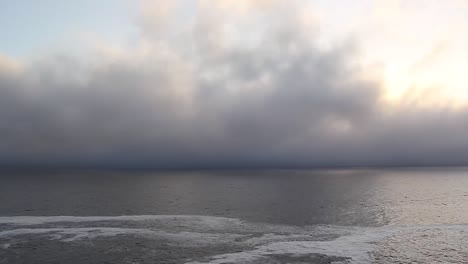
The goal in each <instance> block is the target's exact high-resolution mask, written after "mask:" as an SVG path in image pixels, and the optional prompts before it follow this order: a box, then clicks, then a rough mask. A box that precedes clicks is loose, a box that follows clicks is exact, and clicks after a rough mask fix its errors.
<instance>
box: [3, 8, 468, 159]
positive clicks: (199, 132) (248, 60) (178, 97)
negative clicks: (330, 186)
mask: <svg viewBox="0 0 468 264" xmlns="http://www.w3.org/2000/svg"><path fill="white" fill-rule="evenodd" d="M167 8H169V9H170V7H167ZM217 8H218V9H217ZM219 8H222V7H216V8H215V7H213V8H206V7H203V6H201V7H199V10H198V15H196V16H194V18H193V21H191V22H190V23H188V24H190V25H187V24H185V23H181V22H180V19H178V18H177V17H171V13H170V11H167V10H166V11H164V10H163V11H164V12H163V11H161V10H159V11H160V12H157V14H158V15H159V17H158V18H157V19H155V20H154V21H148V17H143V19H142V21H141V23H140V26H141V32H142V37H141V42H142V44H141V47H138V48H135V49H132V50H129V51H126V52H124V54H120V55H116V56H113V55H103V56H101V57H98V58H93V59H94V60H93V59H91V58H89V59H87V58H84V59H83V58H81V59H76V58H73V57H72V56H63V55H62V56H59V55H57V56H55V55H50V56H47V57H46V58H43V59H41V60H39V61H37V62H35V63H30V64H27V65H26V66H23V67H13V65H12V63H10V62H8V61H6V59H2V58H0V60H1V61H0V121H1V122H0V164H3V165H70V166H109V167H153V168H210V167H212V168H222V167H226V168H227V167H235V168H247V167H314V166H375V165H395V166H396V165H464V164H465V165H466V164H468V158H467V157H468V134H467V133H466V132H467V131H468V121H467V120H468V110H467V109H457V110H453V109H447V108H435V109H427V108H424V109H423V108H419V107H411V105H400V106H398V107H395V109H392V111H388V109H386V106H385V105H384V104H382V101H381V97H382V96H381V95H382V89H381V87H380V84H379V81H378V80H369V79H368V78H365V77H364V76H366V74H365V71H364V69H362V68H361V67H359V65H358V63H356V61H357V57H358V56H359V54H358V52H357V51H356V48H355V46H356V45H355V44H354V43H353V42H352V41H349V42H343V43H338V44H336V45H331V46H329V47H326V48H325V47H323V46H321V45H319V44H318V41H317V39H318V36H319V30H318V29H317V26H310V25H308V24H305V23H303V20H302V19H303V18H302V17H299V18H298V17H295V16H293V15H290V13H288V9H286V10H285V9H282V8H279V10H281V11H278V10H277V9H275V10H274V11H272V10H270V9H268V10H269V11H268V12H266V11H263V12H264V13H262V15H259V16H258V17H256V18H255V19H252V18H249V19H246V18H247V17H248V15H246V14H245V12H247V11H246V9H248V8H250V9H254V8H252V7H247V6H243V7H242V9H239V10H238V12H239V13H238V14H230V15H229V16H228V17H226V16H225V15H226V14H225V13H222V11H220V10H219ZM168 12H169V13H168ZM255 12H258V10H256V11H255ZM278 16H280V17H282V18H284V19H283V20H281V21H277V20H275V19H273V18H274V17H278ZM239 17H243V18H245V20H246V22H242V23H238V25H236V27H233V26H232V25H233V23H232V21H233V20H230V19H238V18H239ZM161 21H163V22H164V23H163V22H161ZM150 22H152V23H150ZM229 22H231V23H229ZM320 30H326V29H320ZM99 56H100V55H99ZM90 61H94V62H95V63H88V62H90Z"/></svg>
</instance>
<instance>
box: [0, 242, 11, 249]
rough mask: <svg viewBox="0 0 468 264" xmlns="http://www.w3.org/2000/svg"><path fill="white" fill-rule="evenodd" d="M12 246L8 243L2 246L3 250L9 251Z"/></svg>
mask: <svg viewBox="0 0 468 264" xmlns="http://www.w3.org/2000/svg"><path fill="white" fill-rule="evenodd" d="M10 246H11V244H8V243H5V244H2V246H1V248H3V249H7V248H9V247H10Z"/></svg>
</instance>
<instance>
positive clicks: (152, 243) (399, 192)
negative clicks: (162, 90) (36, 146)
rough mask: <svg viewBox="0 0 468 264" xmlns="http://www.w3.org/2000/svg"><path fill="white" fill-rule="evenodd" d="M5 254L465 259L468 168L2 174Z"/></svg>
mask: <svg viewBox="0 0 468 264" xmlns="http://www.w3.org/2000/svg"><path fill="white" fill-rule="evenodd" d="M4 263H80V264H81V263H133V264H136V263H191V264H195V263H210V264H221V263H252V264H254V263H262V264H269V263H274V264H276V263H335V264H338V263H363V264H364V263H468V169H466V168H391V169H390V168H388V169H348V170H344V169H337V170H229V171H222V170H201V171H147V170H145V171H143V170H139V171H136V170H135V171H130V170H126V171H123V170H122V171H103V170H101V171H84V170H76V171H67V170H60V171H59V170H56V171H53V170H50V171H46V170H41V171H22V172H18V171H11V172H2V173H1V175H0V264H4Z"/></svg>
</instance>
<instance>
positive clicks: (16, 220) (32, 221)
mask: <svg viewBox="0 0 468 264" xmlns="http://www.w3.org/2000/svg"><path fill="white" fill-rule="evenodd" d="M174 219H177V220H189V221H197V222H199V223H200V224H204V225H207V226H211V227H217V226H219V225H225V224H230V223H241V221H240V220H239V219H235V218H225V217H214V216H197V215H122V216H3V217H0V224H13V225H40V224H47V223H58V222H73V223H79V222H100V221H151V220H174Z"/></svg>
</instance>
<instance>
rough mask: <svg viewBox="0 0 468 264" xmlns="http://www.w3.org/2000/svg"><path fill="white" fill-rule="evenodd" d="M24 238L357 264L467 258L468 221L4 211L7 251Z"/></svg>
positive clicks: (225, 258) (2, 240) (240, 258)
mask: <svg viewBox="0 0 468 264" xmlns="http://www.w3.org/2000/svg"><path fill="white" fill-rule="evenodd" d="M25 236H26V238H30V237H31V236H32V237H37V236H40V237H41V239H49V240H59V241H60V242H70V243H80V242H81V241H84V240H85V241H88V242H89V241H92V240H93V239H96V238H106V239H112V238H113V237H117V236H118V237H121V236H139V237H144V238H146V239H153V240H164V241H165V242H167V243H168V244H169V245H170V246H173V247H202V246H203V247H207V246H211V247H217V246H220V245H223V247H224V248H228V249H229V248H232V249H233V251H235V252H228V253H221V254H211V255H210V254H207V255H206V256H204V257H203V258H201V259H196V260H191V261H188V262H187V263H190V264H200V263H208V264H223V263H282V260H285V259H286V260H287V262H288V263H296V262H297V263H299V262H300V261H303V260H304V259H309V260H310V259H313V258H317V256H324V257H326V258H329V260H330V262H331V261H333V262H334V263H359V264H361V263H395V262H397V261H400V262H403V263H405V261H415V262H418V261H419V262H423V263H438V262H439V263H447V262H453V263H463V261H466V260H468V226H467V225H442V224H441V225H430V226H384V227H357V226H325V225H324V226H303V227H301V226H288V225H275V224H267V223H253V222H247V221H242V220H240V219H235V218H224V217H214V216H189V215H185V216H177V215H141V216H136V215H134V216H83V217H78V216H13V217H0V244H1V245H3V248H4V249H5V250H6V249H7V248H9V247H11V245H13V244H14V243H15V241H18V240H15V238H18V237H20V238H21V237H25ZM5 245H8V246H7V247H6V246H5ZM234 249H235V250H234ZM239 249H241V250H239Z"/></svg>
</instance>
